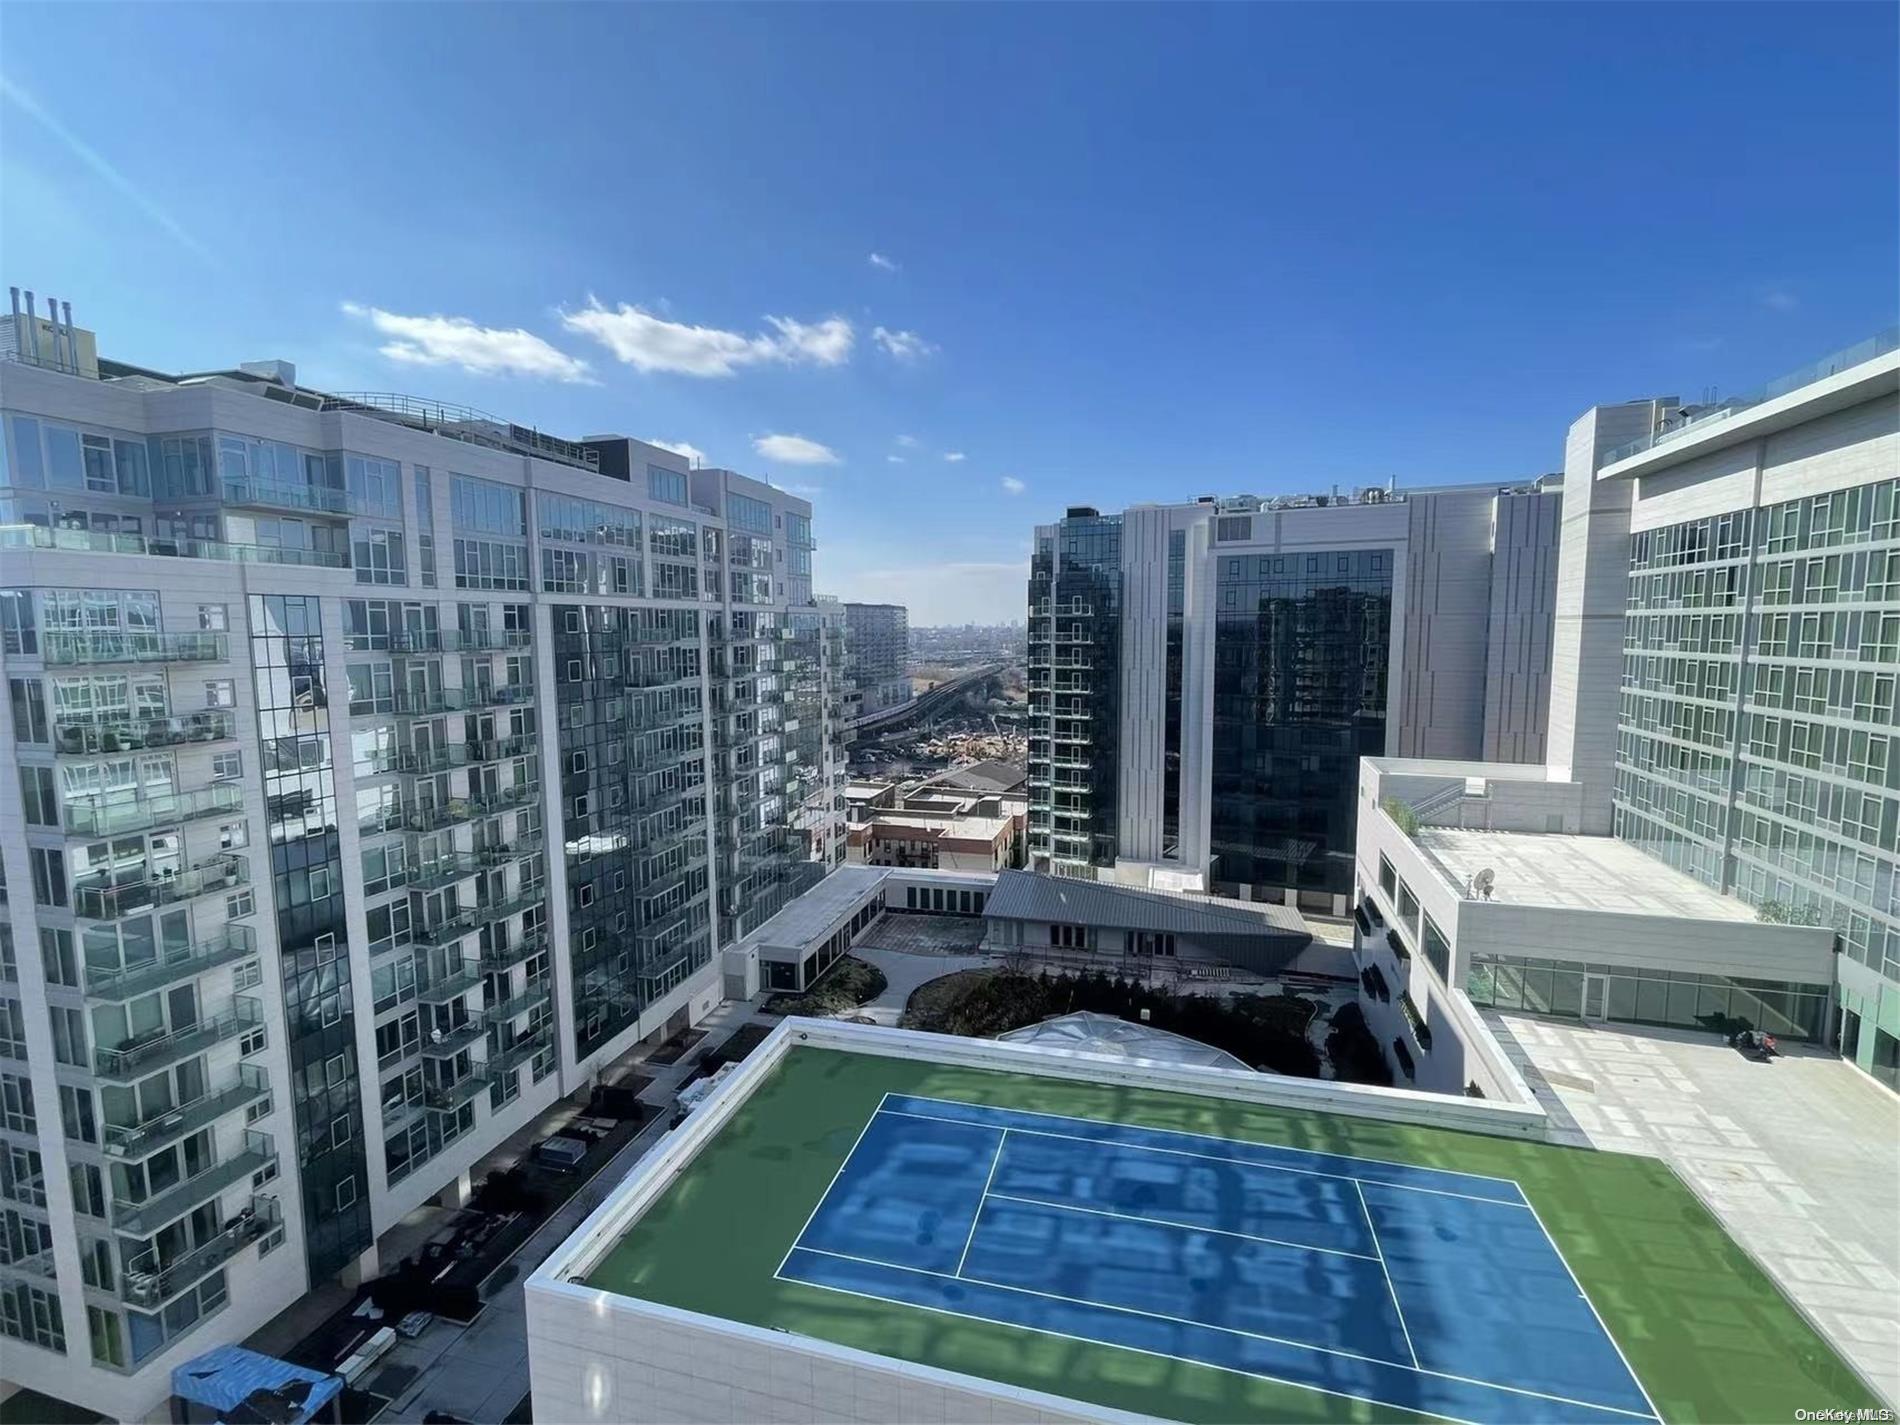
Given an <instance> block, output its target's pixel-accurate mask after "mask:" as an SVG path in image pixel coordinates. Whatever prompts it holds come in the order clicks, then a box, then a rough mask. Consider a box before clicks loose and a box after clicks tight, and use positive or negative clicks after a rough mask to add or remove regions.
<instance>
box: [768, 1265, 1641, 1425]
mask: <svg viewBox="0 0 1900 1425" xmlns="http://www.w3.org/2000/svg"><path fill="white" fill-rule="evenodd" d="M795 1250H797V1251H800V1252H809V1253H811V1254H812V1255H813V1256H815V1257H835V1258H837V1259H838V1260H839V1261H844V1262H857V1263H859V1264H860V1265H862V1266H867V1267H882V1268H884V1269H885V1270H886V1271H896V1272H910V1273H913V1274H914V1275H916V1276H921V1277H937V1278H940V1279H941V1280H944V1281H954V1282H958V1283H960V1284H961V1285H964V1286H982V1287H988V1288H990V1289H991V1290H993V1291H1012V1292H1016V1293H1018V1294H1019V1295H1022V1296H1033V1297H1036V1298H1038V1299H1039V1300H1042V1301H1059V1302H1062V1303H1064V1304H1065V1305H1068V1306H1084V1307H1088V1308H1090V1309H1091V1310H1094V1311H1112V1312H1117V1313H1119V1314H1121V1315H1124V1316H1139V1317H1141V1318H1143V1319H1145V1320H1149V1321H1166V1322H1168V1323H1170V1324H1171V1325H1176V1326H1192V1327H1195V1328H1197V1329H1199V1330H1202V1331H1218V1332H1221V1333H1223V1334H1225V1335H1228V1336H1242V1337H1246V1338H1248V1339H1250V1340H1255V1341H1266V1342H1269V1343H1271V1344H1273V1345H1276V1346H1288V1347H1291V1348H1293V1349H1294V1350H1300V1351H1316V1352H1318V1353H1320V1354H1321V1355H1327V1356H1342V1357H1345V1358H1347V1359H1349V1360H1355V1361H1364V1362H1366V1363H1367V1364H1368V1365H1374V1366H1387V1367H1390V1368H1391V1369H1392V1370H1395V1371H1411V1372H1412V1373H1413V1374H1414V1375H1421V1376H1431V1377H1433V1378H1434V1379H1436V1380H1449V1381H1456V1382H1458V1383H1459V1384H1460V1385H1475V1386H1478V1387H1479V1388H1481V1389H1484V1390H1496V1391H1502V1392H1503V1393H1504V1394H1506V1395H1522V1396H1526V1397H1528V1398H1530V1399H1534V1400H1549V1401H1555V1402H1556V1403H1558V1404H1560V1405H1575V1406H1580V1407H1581V1408H1583V1409H1585V1410H1600V1411H1602V1412H1604V1413H1605V1414H1606V1415H1618V1416H1623V1417H1625V1418H1627V1419H1631V1420H1660V1418H1661V1417H1659V1416H1651V1415H1644V1414H1642V1413H1641V1412H1640V1411H1635V1410H1624V1409H1622V1408H1621V1407H1619V1406H1615V1405H1599V1404H1597V1403H1596V1402H1595V1401H1593V1400H1574V1399H1572V1398H1571V1397H1570V1396H1567V1395H1551V1394H1549V1393H1548V1392H1545V1391H1541V1390H1529V1389H1526V1388H1524V1387H1522V1386H1515V1385H1499V1384H1497V1382H1495V1381H1488V1380H1478V1379H1477V1378H1476V1377H1474V1376H1461V1375H1454V1374H1453V1373H1452V1372H1450V1371H1434V1370H1427V1369H1425V1368H1424V1367H1422V1366H1421V1367H1417V1368H1414V1367H1412V1366H1408V1365H1407V1364H1406V1363H1405V1362H1404V1361H1388V1360H1386V1359H1384V1358H1383V1357H1381V1356H1364V1355H1360V1354H1359V1353H1358V1352H1356V1351H1342V1350H1338V1349H1337V1348H1335V1347H1331V1346H1314V1345H1310V1344H1308V1343H1307V1342H1305V1341H1290V1340H1287V1339H1285V1338H1283V1337H1279V1336H1268V1335H1265V1334H1263V1333H1261V1332H1258V1331H1243V1330H1241V1329H1240V1328H1239V1327H1237V1326H1217V1325H1215V1324H1214V1323H1212V1322H1209V1321H1192V1320H1189V1319H1188V1318H1186V1317H1181V1316H1167V1315H1163V1314H1162V1313H1160V1312H1157V1311H1142V1310H1140V1309H1139V1308H1137V1307H1132V1306H1112V1305H1110V1304H1109V1303H1107V1302H1101V1301H1084V1300H1082V1299H1081V1298H1079V1297H1071V1296H1059V1295H1056V1294H1055V1293H1053V1292H1046V1291H1036V1290H1034V1289H1032V1288H1030V1287H1022V1286H1011V1285H1009V1284H1008V1283H1007V1282H992V1281H985V1280H983V1279H982V1278H981V1277H953V1276H951V1275H950V1274H949V1273H947V1272H933V1271H930V1270H928V1269H926V1268H924V1267H896V1266H892V1265H891V1263H889V1262H879V1261H873V1260H872V1259H871V1258H869V1257H854V1256H852V1255H851V1254H850V1253H848V1252H828V1251H825V1250H824V1249H822V1248H819V1247H799V1248H796V1249H795ZM790 1255H791V1254H790V1253H789V1252H788V1253H787V1254H786V1256H787V1258H788V1259H789V1258H790ZM778 1275H779V1274H778V1273H776V1272H774V1273H773V1276H775V1277H778ZM779 1279H780V1280H781V1281H789V1282H796V1283H797V1284H799V1285H801V1286H810V1287H817V1288H818V1289H820V1290H822V1291H836V1292H842V1293H844V1294H845V1295H846V1296H859V1297H863V1298H864V1299H865V1300H866V1301H876V1302H880V1303H882V1304H883V1305H885V1306H914V1307H916V1308H917V1309H918V1310H919V1311H941V1312H943V1313H944V1314H945V1315H946V1316H961V1317H963V1318H965V1319H966V1320H970V1321H982V1322H986V1323H988V1324H989V1325H991V1326H1005V1327H1010V1328H1013V1329H1015V1330H1019V1331H1037V1332H1041V1333H1043V1334H1044V1335H1049V1336H1061V1337H1063V1338H1064V1339H1066V1340H1070V1341H1080V1342H1083V1343H1085V1344H1087V1345H1091V1346H1103V1347H1107V1348H1108V1349H1110V1350H1117V1351H1137V1352H1139V1353H1140V1354H1142V1355H1144V1356H1158V1357H1160V1358H1161V1359H1162V1360H1167V1361H1176V1362H1179V1363H1181V1364H1183V1365H1194V1366H1205V1367H1207V1368H1208V1369H1210V1370H1221V1371H1232V1372H1233V1373H1234V1374H1236V1375H1245V1376H1258V1377H1259V1379H1261V1380H1270V1381H1275V1382H1277V1383H1278V1384H1281V1385H1297V1386H1303V1387H1304V1388H1305V1389H1307V1390H1315V1391H1319V1392H1321V1393H1322V1394H1336V1395H1345V1396H1349V1397H1350V1398H1352V1399H1354V1400H1368V1401H1372V1403H1373V1404H1377V1405H1389V1406H1392V1407H1393V1408H1394V1409H1398V1410H1407V1411H1411V1412H1413V1413H1415V1414H1436V1413H1437V1412H1436V1411H1429V1410H1426V1409H1425V1408H1424V1407H1423V1406H1420V1405H1416V1404H1413V1405H1401V1404H1399V1403H1398V1402H1396V1401H1390V1400H1375V1399H1374V1398H1373V1397H1371V1396H1364V1395H1355V1394H1354V1393H1353V1392H1351V1391H1336V1390H1333V1389H1331V1388H1330V1387H1327V1386H1318V1385H1313V1384H1312V1383H1311V1382H1308V1381H1290V1380H1284V1379H1282V1378H1281V1377H1279V1376H1269V1375H1263V1374H1261V1373H1260V1372H1257V1371H1250V1370H1245V1369H1243V1368H1241V1367H1239V1366H1223V1365H1220V1364H1219V1363H1218V1362H1214V1361H1203V1360H1199V1359H1197V1358H1195V1357H1193V1356H1176V1355H1172V1354H1170V1353H1168V1352H1166V1351H1147V1350H1143V1349H1142V1348H1141V1347H1139V1346H1124V1345H1122V1344H1121V1343H1120V1342H1118V1341H1104V1340H1102V1339H1101V1338H1100V1337H1097V1336H1074V1335H1070V1334H1069V1333H1068V1332H1066V1331H1057V1330H1055V1329H1053V1328H1051V1327H1045V1326H1030V1325H1025V1324H1023V1323H1020V1322H1015V1321H999V1320H998V1319H997V1318H996V1317H994V1316H976V1315H972V1314H971V1313H969V1312H963V1311H952V1310H950V1309H949V1308H948V1307H937V1306H923V1305H920V1304H919V1303H917V1302H914V1301H905V1300H903V1299H902V1298H900V1297H890V1296H874V1295H872V1294H871V1293H869V1292H861V1291H854V1290H852V1289H851V1288H850V1287H841V1286H831V1285H828V1284H827V1283H825V1282H810V1281H805V1280H804V1279H803V1278H801V1277H779ZM1443 1418H1445V1419H1455V1418H1456V1417H1453V1416H1445V1417H1443ZM1464 1425H1470V1422H1464Z"/></svg>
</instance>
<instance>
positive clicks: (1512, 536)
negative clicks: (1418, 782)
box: [1029, 479, 1561, 913]
mask: <svg viewBox="0 0 1900 1425" xmlns="http://www.w3.org/2000/svg"><path fill="white" fill-rule="evenodd" d="M1558 484H1559V482H1557V481H1556V480H1554V479H1547V480H1543V481H1539V482H1537V483H1535V484H1534V485H1530V486H1526V487H1522V488H1512V489H1503V490H1500V489H1496V488H1481V487H1472V488H1456V487H1453V488H1445V489H1434V490H1413V491H1394V490H1383V489H1372V490H1362V491H1360V492H1358V493H1356V494H1354V495H1351V496H1345V497H1342V496H1339V495H1323V496H1311V497H1281V498H1277V499H1268V500H1263V499H1258V498H1254V497H1250V496H1248V497H1240V498H1230V499H1223V500H1215V499H1213V498H1212V497H1208V498H1205V499H1202V500H1198V501H1195V502H1193V503H1191V504H1182V505H1167V506H1162V505H1142V506H1136V507H1134V508H1132V509H1129V510H1127V511H1125V512H1123V513H1120V514H1107V515H1104V514H1102V513H1101V512H1099V511H1097V510H1094V509H1090V508H1086V507H1077V508H1074V509H1071V510H1070V511H1069V512H1068V514H1067V516H1066V517H1065V518H1064V519H1063V520H1062V521H1061V522H1060V523H1058V524H1054V525H1046V526H1042V527H1039V528H1038V529H1037V531H1036V544H1035V549H1034V552H1033V555H1032V559H1031V565H1030V581H1029V706H1030V722H1029V738H1030V741H1029V775H1030V823H1029V855H1030V860H1031V864H1032V866H1035V867H1037V868H1039V869H1046V870H1053V871H1056V872H1058V873H1063V874H1072V875H1084V876H1095V875H1098V874H1099V875H1105V876H1112V877H1116V878H1119V879H1124V880H1132V881H1136V882H1140V883H1152V884H1156V885H1166V886H1206V887H1208V888H1212V889H1218V890H1220V891H1223V892H1226V893H1229V894H1240V895H1247V896H1252V897H1255V898H1268V899H1274V900H1285V901H1286V902H1288V903H1289V904H1300V905H1304V906H1306V907H1308V908H1310V909H1316V910H1320V911H1327V912H1333V913H1340V912H1343V911H1344V909H1345V906H1346V903H1347V900H1348V898H1349V896H1350V894H1351V891H1352V847H1353V827H1354V820H1355V817H1356V785H1357V775H1358V771H1357V769H1358V759H1359V758H1360V757H1361V756H1363V755H1367V754H1375V753H1380V752H1386V751H1395V750H1396V749H1400V748H1408V749H1414V750H1413V751H1412V752H1411V753H1409V754H1407V755H1418V756H1466V757H1477V756H1483V755H1486V754H1487V753H1489V754H1492V755H1506V756H1527V757H1529V756H1539V755H1541V754H1542V751H1543V739H1544V726H1543V708H1544V705H1545V702H1546V696H1545V691H1546V688H1547V685H1548V679H1549V676H1550V671H1549V670H1550V653H1551V643H1550V627H1551V609H1552V597H1551V596H1552V590H1553V588H1554V585H1555V580H1556V558H1555V555H1556V537H1557V510H1558V508H1559V506H1560V500H1561V496H1560V494H1559V491H1558Z"/></svg>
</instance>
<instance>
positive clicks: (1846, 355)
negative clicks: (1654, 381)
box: [1602, 327, 1900, 465]
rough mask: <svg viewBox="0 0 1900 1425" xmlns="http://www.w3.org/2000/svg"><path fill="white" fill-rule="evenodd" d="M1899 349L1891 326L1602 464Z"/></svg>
mask: <svg viewBox="0 0 1900 1425" xmlns="http://www.w3.org/2000/svg"><path fill="white" fill-rule="evenodd" d="M1896 347H1900V327H1888V328H1887V329H1886V330H1885V331H1882V332H1879V333H1877V334H1875V335H1873V336H1870V337H1868V338H1867V339H1866V340H1865V341H1858V342H1855V343H1854V344H1853V345H1852V346H1847V347H1842V348H1841V349H1840V350H1839V351H1836V352H1830V353H1829V354H1828V355H1826V356H1824V357H1822V358H1821V359H1820V360H1819V361H1811V362H1809V363H1808V364H1807V365H1806V366H1803V367H1801V368H1800V369H1799V370H1795V371H1790V372H1788V373H1787V374H1786V375H1785V376H1779V377H1777V378H1776V379H1775V380H1773V381H1770V382H1768V383H1767V384H1766V385H1763V386H1760V387H1757V388H1756V389H1755V390H1753V391H1745V392H1743V393H1742V394H1741V395H1739V396H1724V397H1722V398H1721V399H1720V400H1717V401H1713V402H1710V403H1708V404H1707V405H1705V406H1702V407H1698V408H1697V409H1696V411H1695V413H1694V414H1693V415H1690V416H1686V417H1684V416H1678V417H1677V418H1676V419H1675V420H1674V421H1673V423H1671V424H1669V425H1665V426H1664V427H1663V428H1662V429H1661V430H1658V431H1652V432H1651V433H1650V434H1648V435H1643V436H1638V437H1637V438H1636V439H1635V440H1632V441H1630V442H1629V443H1628V444H1627V445H1619V446H1617V447H1616V449H1614V450H1610V451H1606V452H1605V453H1604V456H1603V461H1602V464H1604V465H1614V464H1616V462H1617V461H1619V460H1628V459H1629V458H1630V457H1631V456H1632V455H1641V454H1642V453H1643V452H1644V451H1646V450H1652V449H1654V448H1655V447H1656V446H1659V445H1667V444H1669V443H1670V442H1671V441H1675V440H1680V439H1682V437H1684V436H1686V435H1693V434H1695V433H1696V432H1698V431H1702V430H1706V429H1708V428H1709V427H1710V426H1713V425H1717V424H1719V423H1721V422H1722V421H1725V420H1727V419H1728V418H1729V417H1730V416H1734V415H1739V414H1740V413H1741V412H1743V411H1746V410H1749V409H1751V408H1752V407H1755V406H1759V405H1762V404H1763V403H1765V402H1767V401H1772V400H1774V399H1775V398H1777V397H1779V396H1786V395H1788V394H1789V393H1790V392H1793V391H1799V390H1800V389H1801V388H1802V387H1803V386H1812V385H1813V384H1814V383H1815V382H1817V381H1824V380H1826V379H1827V378H1828V377H1830V376H1838V375H1839V374H1840V373H1841V372H1843V371H1848V370H1851V369H1852V368H1854V367H1856V366H1861V365H1864V364H1865V363H1867V362H1869V361H1872V360H1874V359H1875V358H1876V357H1880V356H1885V355H1886V354H1887V353H1888V352H1890V351H1893V350H1894V349H1895V348H1896Z"/></svg>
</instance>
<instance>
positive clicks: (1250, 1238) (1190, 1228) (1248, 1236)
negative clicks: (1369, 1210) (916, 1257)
mask: <svg viewBox="0 0 1900 1425" xmlns="http://www.w3.org/2000/svg"><path fill="white" fill-rule="evenodd" d="M986 1196H987V1197H989V1198H992V1199H994V1200H995V1201H997V1202H1026V1203H1029V1204H1030V1205H1032V1206H1035V1207H1059V1208H1061V1209H1062V1210H1063V1211H1064V1212H1086V1213H1087V1214H1088V1215H1089V1216H1091V1217H1113V1218H1115V1219H1116V1220H1117V1221H1121V1222H1139V1223H1142V1224H1143V1225H1144V1226H1148V1227H1172V1228H1174V1229H1175V1231H1177V1232H1212V1233H1213V1234H1214V1235H1215V1236H1217V1237H1238V1238H1239V1239H1240V1240H1241V1241H1243V1242H1264V1243H1266V1244H1267V1245H1268V1246H1270V1247H1291V1248H1293V1249H1294V1250H1296V1251H1300V1252H1324V1253H1326V1254H1327V1255H1328V1256H1331V1257H1351V1258H1352V1259H1353V1260H1354V1261H1357V1262H1377V1261H1379V1260H1381V1259H1380V1258H1378V1257H1368V1256H1367V1255H1366V1254H1365V1253H1364V1252H1346V1251H1342V1250H1341V1249H1340V1248H1338V1247H1314V1246H1309V1245H1308V1244H1307V1243H1305V1242H1288V1241H1286V1240H1285V1239H1283V1238H1280V1237H1257V1236H1255V1235H1254V1234H1253V1233H1251V1232H1229V1231H1228V1230H1227V1229H1225V1228H1223V1227H1203V1226H1201V1225H1200V1224H1199V1223H1198V1222H1175V1221H1173V1220H1171V1219H1169V1218H1166V1217H1142V1216H1140V1215H1139V1214H1137V1213H1133V1212H1110V1211H1109V1210H1108V1209H1107V1208H1104V1207H1081V1206H1078V1205H1077V1204H1075V1203H1073V1202H1050V1201H1049V1200H1048V1199H1047V1198H1041V1197H1019V1196H1017V1195H1016V1194H1015V1193H1011V1192H992V1193H988V1194H986Z"/></svg>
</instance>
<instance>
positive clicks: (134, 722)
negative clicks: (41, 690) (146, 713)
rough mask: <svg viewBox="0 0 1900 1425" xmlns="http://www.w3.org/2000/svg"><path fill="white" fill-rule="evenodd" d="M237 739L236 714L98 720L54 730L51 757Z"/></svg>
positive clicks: (207, 712) (66, 724) (209, 711)
mask: <svg viewBox="0 0 1900 1425" xmlns="http://www.w3.org/2000/svg"><path fill="white" fill-rule="evenodd" d="M236 736H237V714H236V713H229V712H221V711H219V710H217V709H215V708H207V709H205V710H204V711H202V712H192V713H185V714H182V715H181V716H178V717H136V718H135V717H131V716H129V715H128V716H124V717H118V718H100V719H97V720H95V721H92V722H60V723H55V724H54V726H53V755H54V756H56V757H98V756H102V755H105V754H108V753H113V752H137V751H140V750H141V749H143V748H148V747H184V746H188V745H190V744H192V743H195V742H229V741H230V740H231V739H232V738H234V737H236Z"/></svg>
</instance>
